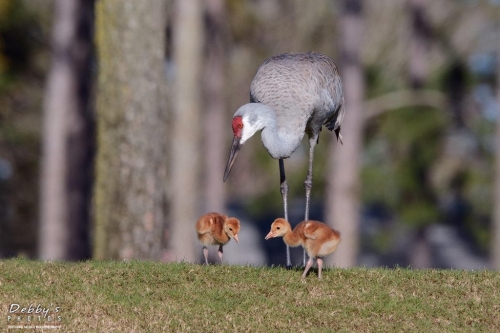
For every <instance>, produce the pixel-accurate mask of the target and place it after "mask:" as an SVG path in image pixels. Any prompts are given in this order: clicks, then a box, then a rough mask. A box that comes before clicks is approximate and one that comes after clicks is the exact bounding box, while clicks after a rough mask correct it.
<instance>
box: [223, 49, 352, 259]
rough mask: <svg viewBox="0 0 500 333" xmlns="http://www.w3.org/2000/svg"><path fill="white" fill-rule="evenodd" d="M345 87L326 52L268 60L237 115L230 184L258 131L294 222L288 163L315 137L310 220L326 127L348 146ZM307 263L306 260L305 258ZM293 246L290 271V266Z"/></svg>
mask: <svg viewBox="0 0 500 333" xmlns="http://www.w3.org/2000/svg"><path fill="white" fill-rule="evenodd" d="M344 113H345V111H344V95H343V93H342V82H341V79H340V75H339V73H338V70H337V67H336V66H335V64H334V63H333V61H332V60H331V59H330V58H329V57H327V56H325V55H323V54H320V53H315V52H307V53H284V54H279V55H276V56H273V57H270V58H268V59H266V60H265V61H264V62H263V63H262V65H261V66H260V67H259V69H258V70H257V73H256V74H255V77H254V79H253V81H252V83H251V86H250V103H249V104H245V105H243V106H242V107H240V108H239V109H238V111H236V113H235V114H234V116H233V134H234V138H233V144H232V148H231V152H230V154H229V159H228V162H227V166H226V170H225V172H224V181H225V180H226V178H227V176H228V175H229V172H230V171H231V167H232V165H233V163H234V161H235V159H236V156H237V154H238V151H239V150H240V148H241V147H242V146H243V144H244V143H245V142H246V140H248V139H249V138H250V137H252V136H253V135H254V134H255V133H256V132H258V131H262V132H261V138H262V143H263V144H264V147H265V148H266V149H267V151H268V152H269V154H270V155H271V156H272V157H273V158H275V159H279V162H280V178H281V186H280V189H281V194H282V196H283V206H284V213H285V220H288V212H287V193H288V185H287V182H286V178H285V170H284V165H283V159H285V158H288V157H290V155H291V154H292V153H293V152H294V151H295V150H296V149H297V148H298V147H299V145H300V142H301V141H302V138H303V137H304V134H305V133H307V135H308V137H309V145H310V149H309V167H308V173H307V177H306V180H305V182H304V186H305V188H306V209H305V220H308V219H309V201H310V191H311V187H312V162H313V156H314V147H315V146H316V144H317V142H318V139H319V134H320V132H321V128H322V126H323V125H325V126H326V127H327V128H328V129H329V130H333V131H334V132H335V134H336V135H337V140H340V142H342V136H341V135H340V127H341V124H342V120H343V118H344ZM304 262H305V255H304ZM290 265H291V262H290V256H289V250H288V247H287V266H290Z"/></svg>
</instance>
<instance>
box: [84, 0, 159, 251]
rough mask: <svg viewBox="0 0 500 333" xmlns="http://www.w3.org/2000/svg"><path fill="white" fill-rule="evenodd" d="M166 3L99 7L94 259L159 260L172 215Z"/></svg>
mask: <svg viewBox="0 0 500 333" xmlns="http://www.w3.org/2000/svg"><path fill="white" fill-rule="evenodd" d="M164 16H165V2H164V1H163V0H150V1H135V0H125V1H123V0H99V1H97V4H96V46H97V55H98V67H99V75H98V92H97V156H96V180H95V190H94V214H95V245H94V251H95V252H94V257H95V258H97V259H105V258H113V259H132V258H136V259H159V258H160V255H161V250H162V247H163V245H164V244H165V239H164V227H165V222H166V214H167V202H166V187H167V181H166V178H167V161H168V159H167V127H166V108H165V102H166V100H165V78H164V58H165V20H164Z"/></svg>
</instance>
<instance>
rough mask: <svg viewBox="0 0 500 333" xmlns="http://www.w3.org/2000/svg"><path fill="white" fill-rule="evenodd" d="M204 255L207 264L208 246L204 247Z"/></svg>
mask: <svg viewBox="0 0 500 333" xmlns="http://www.w3.org/2000/svg"><path fill="white" fill-rule="evenodd" d="M203 255H204V256H205V264H206V265H208V248H207V247H206V246H204V247H203Z"/></svg>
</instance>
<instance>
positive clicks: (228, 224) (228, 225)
mask: <svg viewBox="0 0 500 333" xmlns="http://www.w3.org/2000/svg"><path fill="white" fill-rule="evenodd" d="M224 232H225V233H226V234H227V235H228V236H229V237H231V238H232V239H234V240H235V241H236V243H238V244H239V243H240V242H239V240H238V233H239V232H240V221H239V220H238V219H237V218H234V217H230V218H228V219H226V221H225V222H224Z"/></svg>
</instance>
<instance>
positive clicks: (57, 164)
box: [39, 0, 94, 260]
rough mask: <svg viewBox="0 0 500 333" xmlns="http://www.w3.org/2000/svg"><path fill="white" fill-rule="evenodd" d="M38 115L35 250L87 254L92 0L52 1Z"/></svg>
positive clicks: (53, 255) (57, 256) (48, 254)
mask: <svg viewBox="0 0 500 333" xmlns="http://www.w3.org/2000/svg"><path fill="white" fill-rule="evenodd" d="M54 6H55V17H54V25H53V36H52V66H51V70H50V73H49V76H48V79H47V88H46V91H45V103H44V119H43V123H44V126H43V149H42V178H41V194H40V227H39V230H40V231H39V232H40V236H39V256H40V258H42V259H50V260H64V259H66V260H67V259H84V258H89V257H90V237H89V235H90V198H91V190H90V189H91V179H92V161H93V160H92V158H93V135H92V134H93V114H92V112H91V107H90V87H91V83H92V75H89V73H90V67H91V59H92V51H93V47H92V45H93V44H92V25H93V9H94V8H93V7H94V6H93V1H80V0H69V1H64V0H62V1H61V0H59V1H56V2H55V3H54Z"/></svg>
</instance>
